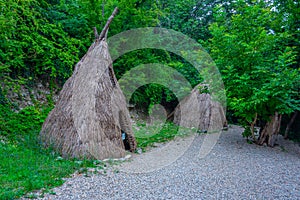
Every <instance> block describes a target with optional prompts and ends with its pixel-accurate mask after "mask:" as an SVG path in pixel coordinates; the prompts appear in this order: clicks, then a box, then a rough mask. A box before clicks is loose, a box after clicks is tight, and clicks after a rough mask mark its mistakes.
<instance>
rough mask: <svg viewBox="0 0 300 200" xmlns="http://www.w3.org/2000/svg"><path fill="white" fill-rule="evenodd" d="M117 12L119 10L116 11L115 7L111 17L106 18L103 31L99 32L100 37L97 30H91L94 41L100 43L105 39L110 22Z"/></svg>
mask: <svg viewBox="0 0 300 200" xmlns="http://www.w3.org/2000/svg"><path fill="white" fill-rule="evenodd" d="M118 11H119V9H118V7H116V8H115V9H114V11H113V12H112V14H111V16H110V17H109V18H108V20H107V22H106V24H105V26H104V28H103V30H102V31H101V33H100V35H98V31H97V28H96V27H94V28H93V29H94V34H95V39H96V40H98V41H101V40H102V39H103V38H106V35H107V31H108V28H109V25H110V23H111V22H112V20H113V18H114V17H115V16H116V14H117V12H118Z"/></svg>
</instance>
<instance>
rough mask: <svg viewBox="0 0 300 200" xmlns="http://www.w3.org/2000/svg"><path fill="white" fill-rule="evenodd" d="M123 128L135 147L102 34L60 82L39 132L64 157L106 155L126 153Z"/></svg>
mask: <svg viewBox="0 0 300 200" xmlns="http://www.w3.org/2000/svg"><path fill="white" fill-rule="evenodd" d="M101 35H103V34H102V33H101ZM121 132H126V134H127V138H128V140H129V141H130V142H129V143H130V147H129V148H130V149H129V150H131V151H133V150H134V149H135V148H136V143H135V139H134V137H133V133H132V128H131V121H130V116H129V112H128V110H127V107H126V100H125V97H124V95H123V93H122V91H121V89H120V87H119V84H118V82H117V79H116V77H115V75H114V71H113V68H112V60H111V57H110V54H109V51H108V45H107V43H106V37H103V38H99V37H98V38H97V39H96V41H95V42H94V43H93V44H92V46H91V47H90V48H89V50H88V52H87V53H86V55H85V56H84V57H83V58H82V59H81V60H80V61H79V62H78V63H77V65H76V67H75V70H74V72H73V75H72V76H71V77H70V78H69V79H68V80H67V82H66V83H65V85H64V86H63V89H62V91H61V92H60V97H59V100H58V102H57V103H56V106H55V108H54V109H53V110H52V111H51V112H50V114H49V115H48V117H47V119H46V121H45V122H44V124H43V127H42V131H41V132H40V136H41V140H42V142H43V143H44V144H45V146H46V147H51V148H54V149H55V150H56V151H57V152H59V153H61V154H62V156H64V157H76V158H93V159H105V158H119V157H123V156H125V146H124V142H123V140H122V133H121Z"/></svg>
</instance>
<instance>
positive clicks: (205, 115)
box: [173, 84, 227, 132]
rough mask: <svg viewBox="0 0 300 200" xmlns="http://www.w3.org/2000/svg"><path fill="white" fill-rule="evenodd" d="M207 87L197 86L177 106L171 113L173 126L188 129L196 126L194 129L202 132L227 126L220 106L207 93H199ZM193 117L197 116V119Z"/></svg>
mask: <svg viewBox="0 0 300 200" xmlns="http://www.w3.org/2000/svg"><path fill="white" fill-rule="evenodd" d="M207 87H208V86H207V85H201V84H199V85H198V86H196V87H195V88H194V89H193V90H192V92H191V94H190V95H189V96H187V97H186V98H184V99H183V100H182V101H181V102H180V103H179V104H178V106H177V107H176V108H175V110H174V113H173V121H174V123H175V124H178V125H180V126H183V127H188V128H192V127H193V126H194V125H195V124H198V127H194V128H197V129H198V130H199V131H203V132H207V131H208V132H213V131H218V130H221V129H222V128H223V127H224V126H227V121H226V116H225V112H224V108H223V107H222V105H221V104H220V103H219V102H217V101H214V100H213V99H212V96H211V95H210V94H209V93H202V92H201V91H204V90H207ZM191 105H193V106H191ZM195 105H196V106H198V109H195ZM194 116H197V118H195V117H194ZM182 119H185V120H182ZM189 119H190V120H189ZM195 120H196V121H195Z"/></svg>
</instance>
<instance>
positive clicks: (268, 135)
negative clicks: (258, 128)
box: [257, 112, 281, 147]
mask: <svg viewBox="0 0 300 200" xmlns="http://www.w3.org/2000/svg"><path fill="white" fill-rule="evenodd" d="M280 124H281V115H279V114H278V112H276V113H275V115H274V116H271V117H270V121H269V122H268V123H267V124H266V125H265V126H264V128H263V130H262V132H261V133H260V136H259V139H258V142H257V143H258V144H259V145H262V144H264V143H266V144H267V145H268V146H270V147H273V146H274V145H275V143H276V141H277V137H278V133H279V130H280Z"/></svg>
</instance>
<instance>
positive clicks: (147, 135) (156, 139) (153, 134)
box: [133, 121, 196, 151]
mask: <svg viewBox="0 0 300 200" xmlns="http://www.w3.org/2000/svg"><path fill="white" fill-rule="evenodd" d="M133 131H134V136H135V138H136V140H137V145H138V148H141V149H142V150H143V151H145V150H146V148H147V147H153V146H154V145H155V144H156V143H164V142H167V141H170V140H172V139H174V138H175V136H179V137H183V136H186V135H189V134H190V133H193V132H194V133H195V132H196V131H195V130H194V129H188V128H183V127H181V131H179V126H178V125H176V124H174V123H171V122H166V123H162V122H160V121H156V122H154V123H153V124H151V125H148V124H146V123H145V122H138V123H137V124H135V125H134V126H133Z"/></svg>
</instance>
